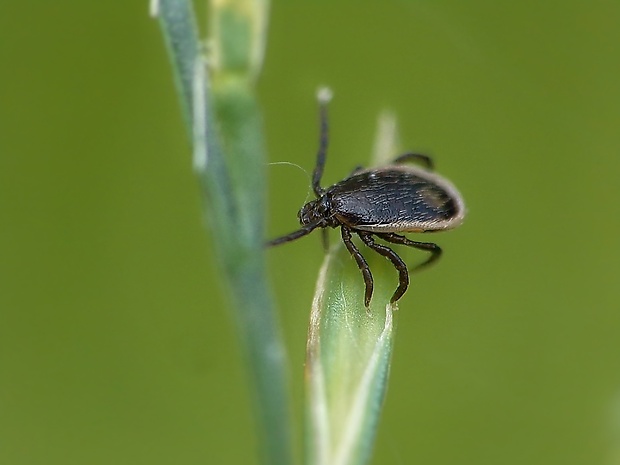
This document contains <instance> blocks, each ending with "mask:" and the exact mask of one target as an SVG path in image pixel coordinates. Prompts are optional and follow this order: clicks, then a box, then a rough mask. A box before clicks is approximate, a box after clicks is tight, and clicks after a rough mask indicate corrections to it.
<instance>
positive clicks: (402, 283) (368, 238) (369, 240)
mask: <svg viewBox="0 0 620 465" xmlns="http://www.w3.org/2000/svg"><path fill="white" fill-rule="evenodd" d="M357 234H358V236H359V237H360V238H361V239H362V241H364V244H366V245H367V246H368V247H370V248H371V249H373V250H374V251H375V252H377V253H379V254H381V255H383V256H384V257H386V258H387V259H388V260H390V261H391V262H392V265H394V268H396V270H397V271H398V278H399V284H398V287H397V288H396V291H394V294H393V295H392V298H391V299H390V303H394V302H396V301H397V300H398V299H400V298H401V297H402V296H403V295H404V294H405V291H407V287H409V272H408V271H407V265H406V264H405V262H404V261H403V260H402V258H400V257H399V256H398V254H397V253H396V252H394V251H393V250H392V249H390V248H389V247H386V246H385V245H381V244H377V243H376V242H375V240H374V239H373V237H372V234H370V233H366V232H360V231H358V232H357Z"/></svg>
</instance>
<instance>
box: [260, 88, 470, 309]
mask: <svg viewBox="0 0 620 465" xmlns="http://www.w3.org/2000/svg"><path fill="white" fill-rule="evenodd" d="M329 100H330V95H329V92H327V91H326V90H323V91H321V92H320V93H319V115H320V143H319V150H318V153H317V159H316V166H315V168H314V172H313V174H312V189H313V190H314V194H315V195H316V199H315V200H311V201H310V202H308V203H307V204H305V205H304V206H303V207H302V208H301V210H300V211H299V213H298V214H297V216H298V218H299V222H300V224H301V228H300V229H298V230H297V231H294V232H292V233H290V234H287V235H286V236H282V237H278V238H276V239H273V240H271V241H269V242H267V245H268V246H273V245H279V244H283V243H285V242H290V241H294V240H296V239H299V238H300V237H303V236H305V235H307V234H309V233H311V232H312V231H314V230H315V229H317V228H328V227H330V228H340V233H341V235H342V241H343V242H344V245H345V246H346V248H347V250H348V251H349V253H350V254H351V255H352V256H353V258H354V259H355V262H356V263H357V266H358V267H359V269H360V271H361V272H362V275H363V277H364V283H365V285H366V291H365V295H364V304H365V305H366V307H368V306H369V305H370V300H371V298H372V291H373V278H372V273H371V271H370V268H369V266H368V263H367V262H366V259H365V258H364V256H363V255H362V253H361V252H360V251H359V249H358V248H357V246H356V245H355V243H354V242H353V240H352V236H353V234H356V235H358V236H359V238H360V239H361V240H362V242H363V243H364V244H365V245H366V246H368V247H369V248H371V249H372V250H374V251H375V252H377V253H379V254H380V255H383V256H384V257H386V258H387V259H388V260H390V262H392V264H393V265H394V268H396V270H397V271H398V274H399V284H398V287H397V288H396V291H394V294H393V295H392V298H391V299H390V302H392V303H394V302H396V301H398V299H400V298H401V297H402V296H403V294H404V293H405V291H406V290H407V287H408V286H409V272H408V270H407V265H406V264H405V262H404V261H403V260H402V259H401V258H400V257H399V256H398V254H397V253H396V252H394V251H393V250H392V249H391V248H390V247H388V246H387V245H384V244H380V243H378V242H376V241H375V238H379V239H382V240H383V241H385V242H388V243H392V244H399V245H406V246H409V247H415V248H416V249H421V250H424V251H427V252H429V253H430V255H429V257H428V258H427V259H426V261H424V262H422V263H421V264H419V265H417V266H416V267H415V268H413V270H419V269H420V268H422V267H426V266H428V265H430V264H431V263H433V262H435V261H436V260H437V259H438V258H439V257H440V256H441V249H440V248H439V246H438V245H437V244H434V243H432V242H417V241H412V240H410V239H408V238H407V237H405V236H403V235H401V234H399V233H425V232H436V231H443V230H445V229H452V228H455V227H457V226H459V225H460V224H461V223H462V222H463V218H464V217H465V205H464V202H463V198H462V197H461V194H459V192H458V191H457V190H456V188H455V187H454V185H452V183H451V182H450V181H448V180H447V179H445V178H443V177H442V176H439V175H437V174H435V173H433V172H432V169H433V162H432V160H431V159H430V158H429V157H428V156H426V155H421V154H417V153H406V154H404V155H401V156H399V157H397V158H396V159H395V160H394V161H393V162H392V163H390V164H389V165H386V166H381V167H377V168H370V169H362V168H358V169H356V170H355V171H353V173H351V175H350V176H348V177H346V178H345V179H343V180H342V181H340V182H337V183H336V184H334V185H333V186H330V187H327V188H323V187H321V177H322V175H323V168H324V167H325V159H326V156H327V145H328V124H327V104H328V102H329ZM411 163H418V164H421V165H423V167H419V166H416V165H412V164H411ZM413 270H412V271H413Z"/></svg>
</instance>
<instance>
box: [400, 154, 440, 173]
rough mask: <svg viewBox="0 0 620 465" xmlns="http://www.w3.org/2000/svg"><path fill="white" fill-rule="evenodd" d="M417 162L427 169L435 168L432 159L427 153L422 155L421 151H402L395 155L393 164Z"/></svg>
mask: <svg viewBox="0 0 620 465" xmlns="http://www.w3.org/2000/svg"><path fill="white" fill-rule="evenodd" d="M410 162H417V163H421V164H422V165H424V166H425V167H426V168H427V169H429V170H431V171H432V170H433V169H434V168H435V164H434V163H433V159H432V158H431V157H429V156H428V155H422V154H421V153H403V154H402V155H399V156H398V157H396V158H395V159H394V161H393V163H394V164H395V165H399V164H401V163H410Z"/></svg>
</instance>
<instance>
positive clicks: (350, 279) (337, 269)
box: [306, 245, 395, 465]
mask: <svg viewBox="0 0 620 465" xmlns="http://www.w3.org/2000/svg"><path fill="white" fill-rule="evenodd" d="M368 261H369V263H370V264H371V267H372V269H373V272H374V275H375V280H376V283H377V285H376V286H375V293H374V296H373V300H372V302H371V305H370V309H366V308H365V307H364V281H363V279H362V276H361V274H360V272H359V270H358V269H357V267H356V265H355V262H353V260H351V257H350V255H349V253H348V251H347V250H346V249H345V248H344V247H342V246H340V245H338V246H336V247H334V248H332V250H331V252H330V253H329V254H328V255H327V256H326V258H325V262H324V263H323V266H322V268H321V271H320V275H319V279H318V282H317V289H316V294H315V297H314V302H313V305H312V314H311V318H310V328H309V332H308V347H307V361H306V387H307V404H306V408H307V441H308V442H307V450H306V454H307V463H308V464H312V465H353V464H363V463H366V461H367V460H368V458H369V456H370V453H371V451H372V450H371V448H372V444H373V442H374V436H375V431H376V426H377V421H378V418H379V413H380V410H381V405H382V403H383V398H384V395H385V389H386V386H387V377H388V372H389V365H390V356H391V351H392V341H393V336H394V322H393V311H394V306H393V305H392V304H389V298H390V297H391V295H392V292H393V289H392V287H393V286H392V285H390V283H389V281H388V279H387V278H392V279H394V278H395V276H394V274H395V273H394V270H393V269H392V270H391V271H390V269H389V268H390V265H389V264H388V263H387V261H386V260H384V259H383V257H376V259H375V257H368ZM383 262H386V263H383Z"/></svg>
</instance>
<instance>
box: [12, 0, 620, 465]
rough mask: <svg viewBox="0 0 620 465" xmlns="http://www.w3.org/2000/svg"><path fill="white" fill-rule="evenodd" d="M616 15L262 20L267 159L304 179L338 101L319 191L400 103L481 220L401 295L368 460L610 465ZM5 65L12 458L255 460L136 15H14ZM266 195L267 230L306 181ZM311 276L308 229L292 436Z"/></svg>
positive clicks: (192, 187)
mask: <svg viewBox="0 0 620 465" xmlns="http://www.w3.org/2000/svg"><path fill="white" fill-rule="evenodd" d="M199 10H200V14H201V16H200V17H201V18H202V19H204V21H203V22H206V14H205V10H206V9H205V7H204V5H202V4H201V5H200V8H199ZM619 22H620V3H618V2H609V1H603V0H595V1H591V2H583V1H576V0H568V1H565V2H533V1H524V2H488V1H482V0H475V1H469V2H458V1H449V0H436V1H428V0H424V1H423V0H420V1H414V0H407V1H405V0H400V1H396V0H391V1H383V2H352V1H344V0H339V1H332V2H327V1H322V2H312V3H311V2H284V1H278V0H274V2H273V5H272V16H271V28H270V32H269V45H268V50H267V54H266V62H265V69H264V72H263V75H262V78H261V81H260V84H259V93H260V100H261V103H262V106H263V108H264V116H265V129H266V135H267V144H268V152H269V157H270V160H271V161H288V162H291V163H295V164H298V165H300V166H302V167H303V168H304V169H305V170H307V171H309V170H311V169H312V167H313V164H314V156H315V150H316V144H317V122H316V110H315V101H314V92H315V89H316V88H317V86H319V85H321V84H327V85H330V86H331V87H332V88H333V90H334V92H335V99H334V101H333V104H332V106H331V114H332V121H331V123H332V140H331V141H332V144H331V147H330V155H329V159H328V166H327V171H326V176H325V179H326V182H327V183H331V182H334V181H337V180H338V179H340V178H342V177H343V176H345V175H346V174H347V173H348V172H349V171H350V170H351V169H352V167H354V166H355V165H357V164H360V163H365V162H366V161H367V160H368V159H369V157H370V153H371V148H372V143H373V137H374V131H375V125H376V118H377V115H378V112H379V111H381V110H382V109H384V108H391V109H393V110H394V111H395V112H396V113H397V114H398V116H399V122H400V129H401V135H402V143H403V147H404V148H406V149H412V150H418V151H423V152H426V153H430V154H431V155H433V156H434V157H435V161H436V164H437V166H438V171H439V172H441V173H442V174H444V175H446V176H447V177H449V178H450V179H451V180H452V181H453V182H454V183H455V184H456V185H457V186H459V188H460V190H461V191H462V193H463V194H464V196H465V198H466V201H467V204H468V208H469V216H468V218H467V221H466V224H465V225H464V226H463V227H462V228H461V229H459V230H456V231H453V232H450V233H446V234H441V235H435V236H433V237H432V239H433V240H436V241H437V242H438V243H439V244H440V245H441V246H442V247H443V248H444V251H445V256H444V258H443V259H442V261H441V263H440V264H439V265H438V266H436V267H435V268H433V269H432V270H429V271H428V272H425V273H423V274H420V275H416V276H415V278H414V280H413V285H412V287H411V288H410V290H409V292H408V293H407V295H406V296H405V298H404V299H403V300H402V301H401V305H400V312H399V315H398V320H399V321H398V324H399V328H398V335H397V340H396V348H395V356H394V364H393V367H392V377H391V381H390V388H389V391H388V396H387V401H386V404H385V411H384V414H383V417H382V420H381V424H380V429H379V435H378V442H377V446H376V449H375V458H374V460H373V463H375V464H405V463H406V464H409V463H411V464H415V463H420V464H422V463H423V464H434V465H449V464H450V465H452V464H472V465H474V464H475V465H482V464H489V465H492V464H493V465H496V464H506V465H511V464H515V465H516V464H519V465H521V464H534V465H538V464H541V465H542V464H544V465H549V464H558V465H559V464H562V465H571V464H575V465H586V464H587V465H592V464H605V465H610V464H615V465H617V464H620V337H619V333H620V312H619V310H620V304H619V302H620V282H619V279H618V263H619V261H620V246H619V244H618V240H619V238H618V236H619V234H618V233H619V232H620V215H619V213H620V180H619V177H620V176H619V175H620V156H619V154H620V85H619V83H620V55H619V54H618V46H619V44H620V28H618V24H619ZM0 66H1V70H0V215H1V216H0V217H1V228H0V464H2V465H35V464H63V465H66V464H94V465H96V464H117V465H122V464H152V465H159V464H162V465H163V464H204V463H226V464H228V463H230V464H251V463H256V459H255V449H256V442H255V439H254V436H253V434H254V433H253V423H252V417H251V414H250V405H249V400H248V389H247V386H246V378H245V376H244V373H243V367H242V364H241V362H240V354H239V350H238V347H237V344H236V340H235V335H234V333H233V331H232V325H231V323H230V321H229V315H228V312H227V310H226V305H225V299H224V298H223V297H222V295H221V292H220V288H219V286H218V283H217V278H216V276H217V271H216V270H215V268H214V265H213V262H212V260H211V258H212V247H213V245H212V242H211V241H210V239H211V238H208V237H205V236H206V234H205V231H204V229H203V223H202V219H201V210H200V203H199V193H198V188H197V185H196V182H195V179H194V176H193V174H192V171H191V157H190V147H189V144H188V141H187V139H186V131H185V127H184V125H183V121H182V118H181V113H180V109H179V105H178V101H177V96H176V94H175V91H174V88H173V82H172V75H171V69H170V66H169V63H168V57H167V55H166V53H165V49H164V45H163V41H162V38H161V35H160V31H159V26H158V24H157V22H156V21H153V20H151V19H150V18H149V17H148V15H147V2H146V0H145V1H137V0H131V1H127V0H126V1H123V2H121V1H107V2H81V1H76V0H73V1H70V0H56V1H54V2H45V1H35V0H21V1H19V2H18V1H12V2H10V1H5V2H2V3H1V4H0ZM268 175H269V185H270V187H271V190H270V213H269V214H270V217H269V231H268V234H269V236H274V235H278V234H282V233H285V232H288V231H290V230H292V229H293V228H295V227H296V224H297V223H296V217H295V214H296V212H297V210H298V208H299V207H300V206H301V205H302V204H303V202H304V200H305V199H306V198H307V196H308V195H309V181H308V177H307V175H306V174H304V172H303V171H301V170H299V169H298V168H295V167H291V166H283V165H272V166H269V167H268ZM405 256H406V258H407V260H408V262H410V263H413V262H415V261H416V260H418V259H420V256H419V255H418V254H416V253H415V252H409V251H408V252H406V253H405ZM321 258H322V253H321V248H320V240H319V237H310V238H306V239H304V240H300V241H298V242H296V243H293V244H289V245H287V246H286V247H282V248H279V249H274V250H273V251H270V256H269V259H270V267H271V271H272V275H273V288H274V291H275V294H276V297H277V301H278V304H279V308H280V316H281V320H282V325H283V331H284V334H285V338H286V342H287V346H288V349H289V358H290V367H291V384H292V390H293V396H294V403H295V415H296V420H297V423H298V424H299V423H300V420H301V411H300V410H301V396H302V392H303V391H302V369H303V359H304V346H305V336H306V324H307V319H308V312H309V307H310V302H311V298H312V294H313V289H314V281H315V278H316V274H317V272H318V269H319V266H320V263H321ZM360 279H361V278H360ZM394 279H395V281H396V274H395V276H394ZM297 435H298V438H299V435H300V433H299V432H298V433H297Z"/></svg>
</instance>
